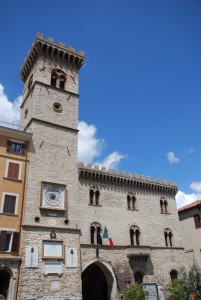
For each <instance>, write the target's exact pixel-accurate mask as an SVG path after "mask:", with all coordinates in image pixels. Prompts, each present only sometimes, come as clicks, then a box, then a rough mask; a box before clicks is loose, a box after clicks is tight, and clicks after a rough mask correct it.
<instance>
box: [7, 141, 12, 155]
mask: <svg viewBox="0 0 201 300" xmlns="http://www.w3.org/2000/svg"><path fill="white" fill-rule="evenodd" d="M11 145H12V142H11V141H7V151H8V152H10V151H11Z"/></svg>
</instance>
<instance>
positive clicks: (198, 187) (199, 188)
mask: <svg viewBox="0 0 201 300" xmlns="http://www.w3.org/2000/svg"><path fill="white" fill-rule="evenodd" d="M190 188H191V189H192V190H193V191H194V192H197V193H201V181H199V182H195V181H194V182H192V183H191V184H190ZM200 200H201V198H200Z"/></svg>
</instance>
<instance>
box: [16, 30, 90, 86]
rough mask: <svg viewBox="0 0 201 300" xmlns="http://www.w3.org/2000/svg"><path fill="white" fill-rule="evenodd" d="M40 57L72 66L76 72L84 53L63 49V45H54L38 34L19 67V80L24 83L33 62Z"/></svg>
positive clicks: (50, 39)
mask: <svg viewBox="0 0 201 300" xmlns="http://www.w3.org/2000/svg"><path fill="white" fill-rule="evenodd" d="M41 55H43V56H44V57H46V58H51V59H52V60H54V61H56V62H59V63H62V64H66V65H70V66H74V67H75V68H76V69H77V70H79V69H80V68H81V67H82V65H83V64H84V58H85V54H84V51H79V52H75V49H74V47H72V46H70V47H69V48H65V44H64V43H61V42H60V43H58V44H55V43H54V39H53V38H48V39H47V40H45V39H44V38H43V35H42V34H41V33H38V34H37V36H36V39H35V41H34V42H33V44H32V47H31V49H30V51H29V53H28V55H27V57H26V59H25V61H24V63H23V65H22V67H21V71H20V78H21V79H22V80H23V81H26V79H27V77H28V76H29V74H30V71H31V69H32V68H33V66H34V64H35V62H36V61H37V60H38V58H39V57H40V56H41Z"/></svg>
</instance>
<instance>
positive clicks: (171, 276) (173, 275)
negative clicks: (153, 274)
mask: <svg viewBox="0 0 201 300" xmlns="http://www.w3.org/2000/svg"><path fill="white" fill-rule="evenodd" d="M170 278H171V281H173V280H175V279H177V270H172V271H171V272H170Z"/></svg>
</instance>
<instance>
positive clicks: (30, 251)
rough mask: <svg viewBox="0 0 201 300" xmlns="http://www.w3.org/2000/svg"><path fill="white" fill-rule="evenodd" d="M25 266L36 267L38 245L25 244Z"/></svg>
mask: <svg viewBox="0 0 201 300" xmlns="http://www.w3.org/2000/svg"><path fill="white" fill-rule="evenodd" d="M25 267H26V268H37V267H38V247H37V246H27V247H26V255H25Z"/></svg>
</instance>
